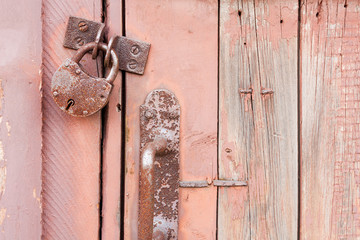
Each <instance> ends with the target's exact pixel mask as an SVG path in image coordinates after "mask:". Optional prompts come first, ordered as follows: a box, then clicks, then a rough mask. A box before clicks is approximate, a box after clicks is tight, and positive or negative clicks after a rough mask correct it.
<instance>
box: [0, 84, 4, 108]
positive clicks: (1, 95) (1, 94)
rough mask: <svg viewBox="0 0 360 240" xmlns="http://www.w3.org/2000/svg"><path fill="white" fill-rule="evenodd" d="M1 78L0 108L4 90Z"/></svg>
mask: <svg viewBox="0 0 360 240" xmlns="http://www.w3.org/2000/svg"><path fill="white" fill-rule="evenodd" d="M2 81H3V80H2V79H1V78H0V110H1V109H2V101H1V99H3V97H4V90H3V87H2Z"/></svg>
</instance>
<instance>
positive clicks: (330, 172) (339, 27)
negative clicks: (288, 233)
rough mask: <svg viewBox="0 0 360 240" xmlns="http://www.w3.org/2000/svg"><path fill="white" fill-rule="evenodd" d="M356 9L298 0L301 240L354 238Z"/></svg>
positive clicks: (359, 170)
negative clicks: (299, 21)
mask: <svg viewBox="0 0 360 240" xmlns="http://www.w3.org/2000/svg"><path fill="white" fill-rule="evenodd" d="M359 9H360V2H359V1H356V0H348V1H335V0H328V1H302V5H301V47H300V53H301V61H300V66H301V78H300V85H301V87H302V91H301V96H302V98H301V111H302V115H301V119H302V126H301V146H302V147H301V154H302V157H301V208H300V209H301V221H300V239H360V158H359V156H360V155H359V152H360V151H359V150H360V130H359V123H360V105H359V102H360V88H359V85H360V72H359V71H360V70H359V69H360V52H359V49H360V11H359Z"/></svg>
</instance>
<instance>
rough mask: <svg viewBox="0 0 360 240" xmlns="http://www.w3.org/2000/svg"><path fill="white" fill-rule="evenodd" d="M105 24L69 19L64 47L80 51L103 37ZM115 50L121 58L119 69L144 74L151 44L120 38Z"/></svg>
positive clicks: (114, 47) (75, 18)
mask: <svg viewBox="0 0 360 240" xmlns="http://www.w3.org/2000/svg"><path fill="white" fill-rule="evenodd" d="M104 26H105V25H104V24H103V23H99V22H93V21H89V20H87V19H83V18H78V17H69V22H68V25H67V29H66V33H65V40H64V44H63V45H64V47H67V48H71V49H75V50H77V49H79V48H80V47H81V46H83V45H85V44H87V43H90V42H95V41H96V40H99V39H97V38H99V37H101V33H100V34H98V33H99V31H101V30H102V29H103V28H104ZM112 45H113V49H114V51H115V52H116V55H117V56H118V58H119V69H120V70H123V71H126V72H131V73H136V74H141V75H142V74H144V69H145V65H146V61H147V58H148V55H149V50H150V44H149V43H146V42H142V41H138V40H134V39H130V38H127V37H121V36H120V37H118V38H116V39H115V40H114V43H113V44H112Z"/></svg>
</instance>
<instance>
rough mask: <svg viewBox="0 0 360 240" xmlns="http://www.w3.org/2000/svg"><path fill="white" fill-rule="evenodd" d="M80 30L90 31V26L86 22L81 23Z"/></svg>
mask: <svg viewBox="0 0 360 240" xmlns="http://www.w3.org/2000/svg"><path fill="white" fill-rule="evenodd" d="M78 26H79V30H80V31H82V32H86V31H87V30H88V29H89V26H88V25H87V24H86V22H84V21H80V22H79V25H78Z"/></svg>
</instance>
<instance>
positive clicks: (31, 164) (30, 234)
mask: <svg viewBox="0 0 360 240" xmlns="http://www.w3.org/2000/svg"><path fill="white" fill-rule="evenodd" d="M0 5H1V7H0V53H1V58H0V239H40V237H41V203H40V192H41V125H42V123H41V122H42V120H41V77H40V69H41V49H42V41H41V1H40V0H35V1H26V0H16V1H1V3H0Z"/></svg>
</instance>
